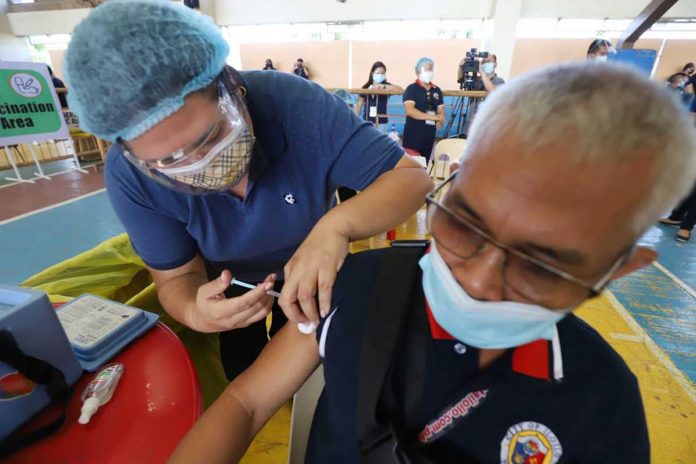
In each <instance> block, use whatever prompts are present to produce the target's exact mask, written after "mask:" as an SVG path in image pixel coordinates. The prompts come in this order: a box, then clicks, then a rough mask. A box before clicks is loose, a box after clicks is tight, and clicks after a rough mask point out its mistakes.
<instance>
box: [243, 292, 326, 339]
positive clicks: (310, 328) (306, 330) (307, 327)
mask: <svg viewBox="0 0 696 464" xmlns="http://www.w3.org/2000/svg"><path fill="white" fill-rule="evenodd" d="M230 285H238V286H240V287H244V288H250V289H251V290H253V289H255V288H256V285H252V284H249V283H247V282H242V281H241V280H238V279H232V282H230ZM266 294H267V295H270V296H272V297H275V298H279V297H280V293H278V292H274V291H273V290H269V291H267V292H266ZM297 327H298V329H299V330H300V332H302V333H303V334H311V333H312V332H314V331H315V330H316V329H317V324H315V323H313V322H307V323H302V322H300V323H298V324H297Z"/></svg>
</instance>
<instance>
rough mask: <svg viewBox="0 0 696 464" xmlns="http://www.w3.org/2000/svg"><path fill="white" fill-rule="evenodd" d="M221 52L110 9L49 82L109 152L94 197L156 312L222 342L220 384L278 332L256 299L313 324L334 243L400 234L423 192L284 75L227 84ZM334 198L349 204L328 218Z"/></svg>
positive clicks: (196, 24)
mask: <svg viewBox="0 0 696 464" xmlns="http://www.w3.org/2000/svg"><path fill="white" fill-rule="evenodd" d="M104 50H109V53H108V54H105V53H104ZM227 54H228V45H227V42H226V41H225V40H224V38H223V37H222V34H221V33H220V31H219V30H218V28H217V27H216V26H215V25H214V24H213V23H212V21H211V20H210V18H209V17H207V16H205V15H201V14H199V13H196V12H193V11H191V10H189V9H187V8H184V7H183V6H180V5H176V4H173V3H171V2H165V1H158V0H137V1H119V0H116V1H111V2H107V3H105V4H103V5H100V6H98V7H97V8H95V9H94V10H93V11H92V13H91V14H90V15H89V16H88V17H87V18H86V19H85V20H84V21H83V22H82V23H81V24H79V25H78V26H77V28H76V29H75V31H74V34H73V36H72V40H71V43H70V47H69V49H68V51H67V53H66V58H65V72H66V78H67V80H68V83H69V87H70V89H71V92H70V94H69V102H70V106H71V108H73V110H74V111H75V112H76V113H77V114H78V116H79V118H80V121H81V125H82V127H83V128H84V129H86V130H88V131H90V132H92V133H94V134H95V135H97V136H99V137H101V138H104V139H106V140H109V141H112V142H114V144H113V146H112V148H111V150H110V151H109V154H108V156H107V161H106V168H105V182H106V188H107V192H108V194H109V198H110V200H111V204H112V206H113V208H114V210H115V211H116V214H117V215H118V217H119V219H120V220H121V222H122V223H123V225H124V227H125V229H126V231H127V232H128V235H129V237H130V240H131V243H132V244H133V247H134V248H135V250H136V252H137V253H138V254H139V255H140V257H141V258H142V259H143V261H144V262H145V264H146V265H147V267H148V269H149V270H150V273H151V274H152V277H153V280H154V282H155V284H156V286H157V294H158V297H159V300H160V302H161V303H162V305H163V307H164V308H165V310H166V311H167V312H168V313H169V314H170V315H171V316H172V317H173V318H174V319H176V320H178V321H179V322H181V323H183V324H184V325H186V326H188V327H190V328H192V329H194V330H197V331H200V332H222V333H221V336H220V345H221V355H222V360H223V365H224V367H225V371H226V373H227V376H228V377H229V378H233V377H234V376H236V375H237V374H238V373H239V372H241V371H242V370H244V369H245V368H246V367H247V366H248V365H249V364H251V362H253V360H254V359H255V358H256V356H257V355H258V353H259V352H260V351H261V349H262V348H263V346H264V345H265V343H266V342H267V340H268V334H267V332H266V326H265V319H266V316H267V315H268V314H269V313H270V312H271V310H273V316H274V317H273V326H272V329H271V333H274V332H275V331H277V330H278V328H279V327H280V326H281V325H282V323H283V322H284V320H285V319H284V316H283V312H281V310H280V307H279V306H278V302H276V301H275V300H274V299H273V298H272V297H270V296H268V295H267V293H266V292H267V291H269V290H271V289H272V288H275V289H276V290H278V291H281V297H280V299H279V302H280V304H281V305H282V306H283V309H284V310H285V311H284V312H285V314H286V315H287V316H288V317H289V318H290V319H292V320H293V321H295V322H305V323H311V322H314V323H317V322H318V321H319V312H320V311H321V312H322V313H324V314H325V313H326V312H327V311H328V310H329V304H330V301H331V289H332V287H333V282H334V280H335V276H336V273H337V271H338V270H339V269H340V267H341V265H342V263H343V260H344V259H345V257H346V254H347V253H348V244H349V242H350V241H352V240H358V239H361V238H366V237H370V236H372V235H374V234H376V233H380V232H381V231H384V230H388V229H389V228H391V227H393V226H394V225H396V224H399V223H401V222H403V221H404V220H405V219H407V218H408V217H409V216H410V215H411V214H412V213H413V212H415V211H416V210H417V209H418V208H419V207H420V205H421V204H422V201H423V199H422V194H423V192H426V191H427V190H428V189H429V186H430V185H431V183H430V180H429V179H428V178H427V176H426V174H425V173H424V172H422V169H420V168H419V166H418V165H417V164H416V163H414V162H413V161H411V160H410V159H409V158H408V157H405V156H404V155H403V151H402V149H401V148H400V147H399V146H398V145H397V144H395V143H393V142H392V141H391V140H389V138H388V137H386V136H384V135H382V134H380V133H379V132H378V131H376V130H375V129H374V128H373V127H372V126H371V125H370V124H368V123H366V122H364V121H361V120H360V119H359V118H358V117H356V116H355V114H354V113H353V112H352V111H351V110H350V109H349V108H348V107H347V106H346V105H345V103H344V102H343V101H341V100H340V99H339V98H337V97H335V96H334V95H332V94H330V93H328V92H326V91H325V90H324V89H322V88H321V87H319V86H318V85H316V84H314V83H312V82H309V81H308V80H306V79H302V78H299V77H296V76H294V75H292V74H287V73H269V72H266V71H250V72H243V73H239V72H237V71H235V70H234V69H233V68H231V67H229V66H227V65H225V60H226V58H227ZM338 186H347V187H350V188H353V189H356V190H361V191H362V194H361V195H360V196H359V197H358V198H355V199H353V200H351V201H347V202H345V203H342V204H340V205H338V206H337V207H335V208H334V192H335V191H336V188H337V187H338ZM233 277H234V278H236V279H239V280H241V281H245V282H247V283H252V284H258V287H257V288H256V289H254V290H251V291H247V290H246V289H243V288H241V287H237V286H235V287H232V288H231V287H230V283H231V279H232V278H233ZM233 329H235V330H233Z"/></svg>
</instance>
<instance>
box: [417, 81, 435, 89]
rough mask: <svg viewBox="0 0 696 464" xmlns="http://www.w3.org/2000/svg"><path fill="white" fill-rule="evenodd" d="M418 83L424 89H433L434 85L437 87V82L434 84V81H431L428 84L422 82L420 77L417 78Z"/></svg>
mask: <svg viewBox="0 0 696 464" xmlns="http://www.w3.org/2000/svg"><path fill="white" fill-rule="evenodd" d="M416 85H417V86H418V87H420V88H422V89H425V90H430V89H432V88H433V87H435V84H433V83H432V82H430V83H429V84H428V85H427V86H426V85H425V84H424V83H422V82H421V80H420V79H416Z"/></svg>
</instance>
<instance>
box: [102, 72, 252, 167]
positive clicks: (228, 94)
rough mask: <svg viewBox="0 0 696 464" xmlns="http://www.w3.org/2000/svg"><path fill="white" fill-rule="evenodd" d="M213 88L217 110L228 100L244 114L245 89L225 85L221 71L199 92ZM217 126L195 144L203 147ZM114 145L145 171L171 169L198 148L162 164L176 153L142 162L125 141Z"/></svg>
mask: <svg viewBox="0 0 696 464" xmlns="http://www.w3.org/2000/svg"><path fill="white" fill-rule="evenodd" d="M213 86H215V88H216V89H217V98H218V103H217V105H218V108H219V107H220V106H222V104H223V100H224V99H226V98H228V99H230V100H231V103H235V104H237V106H239V109H238V111H239V112H240V114H243V113H244V110H243V109H242V107H245V106H246V105H245V103H244V101H243V98H244V97H245V96H246V88H244V87H243V86H241V85H238V84H236V83H232V82H229V83H227V82H225V79H224V70H223V72H221V73H220V74H219V75H218V76H217V77H216V78H215V79H214V80H213V82H211V83H210V84H209V85H208V86H207V87H204V88H203V89H201V90H206V89H208V88H211V87H213ZM237 90H240V91H241V93H242V97H241V98H239V97H238V96H237V94H236V91H237ZM219 124H220V120H217V121H215V122H214V123H213V124H211V125H210V126H208V129H207V130H208V131H209V132H208V135H207V136H206V138H205V139H204V140H203V141H201V142H200V143H198V144H197V145H198V147H200V146H203V145H205V144H206V143H207V142H208V140H209V139H210V137H211V135H212V134H213V133H214V132H215V127H217V126H219ZM116 143H118V144H119V145H120V147H121V149H122V150H123V153H124V155H125V156H126V157H127V158H128V159H130V160H132V161H133V162H135V163H138V164H139V165H140V166H142V167H143V168H146V169H166V168H167V167H168V166H169V167H171V165H174V164H178V163H179V162H181V161H182V160H184V159H185V158H187V157H189V156H191V155H192V153H193V152H195V151H196V150H197V149H198V148H195V149H193V151H192V152H191V153H189V154H184V155H183V156H182V157H181V158H179V159H177V160H175V161H173V162H172V163H170V164H163V161H164V160H167V159H169V158H173V157H175V156H177V154H176V153H175V154H170V155H167V156H163V157H162V158H158V159H155V160H143V159H141V158H139V157H138V156H136V155H135V153H134V152H133V150H131V149H130V147H128V144H127V143H126V141H125V140H123V139H121V138H119V139H117V140H116ZM176 151H177V152H179V151H181V152H183V149H179V150H176ZM151 163H152V164H151Z"/></svg>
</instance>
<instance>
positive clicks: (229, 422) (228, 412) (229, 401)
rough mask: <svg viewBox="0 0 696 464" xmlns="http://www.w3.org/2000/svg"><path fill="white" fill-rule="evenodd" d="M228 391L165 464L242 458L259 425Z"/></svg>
mask: <svg viewBox="0 0 696 464" xmlns="http://www.w3.org/2000/svg"><path fill="white" fill-rule="evenodd" d="M228 390H229V388H228ZM228 390H225V391H224V392H223V393H222V395H220V397H219V398H218V399H217V400H216V401H215V403H213V405H212V406H211V407H210V408H208V410H207V411H206V412H205V414H204V415H203V417H201V419H200V420H199V421H198V422H197V423H196V425H195V426H194V427H193V429H191V431H190V432H189V433H188V434H187V435H186V437H185V438H184V439H183V440H182V441H181V443H179V446H177V448H176V450H175V451H174V454H173V455H172V456H171V458H170V459H169V461H168V462H169V464H190V463H197V462H205V463H206V464H217V463H219V464H229V463H233V462H239V461H240V460H241V459H242V456H244V453H245V452H246V450H247V448H248V447H249V444H250V443H251V440H252V439H253V437H254V435H256V432H257V431H258V430H255V429H258V428H259V427H258V426H256V425H254V421H253V419H252V418H251V416H250V415H249V414H248V413H247V411H246V410H245V409H244V407H243V406H242V405H241V404H240V403H239V402H238V401H237V399H236V398H235V396H234V395H230V394H229V391H228Z"/></svg>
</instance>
